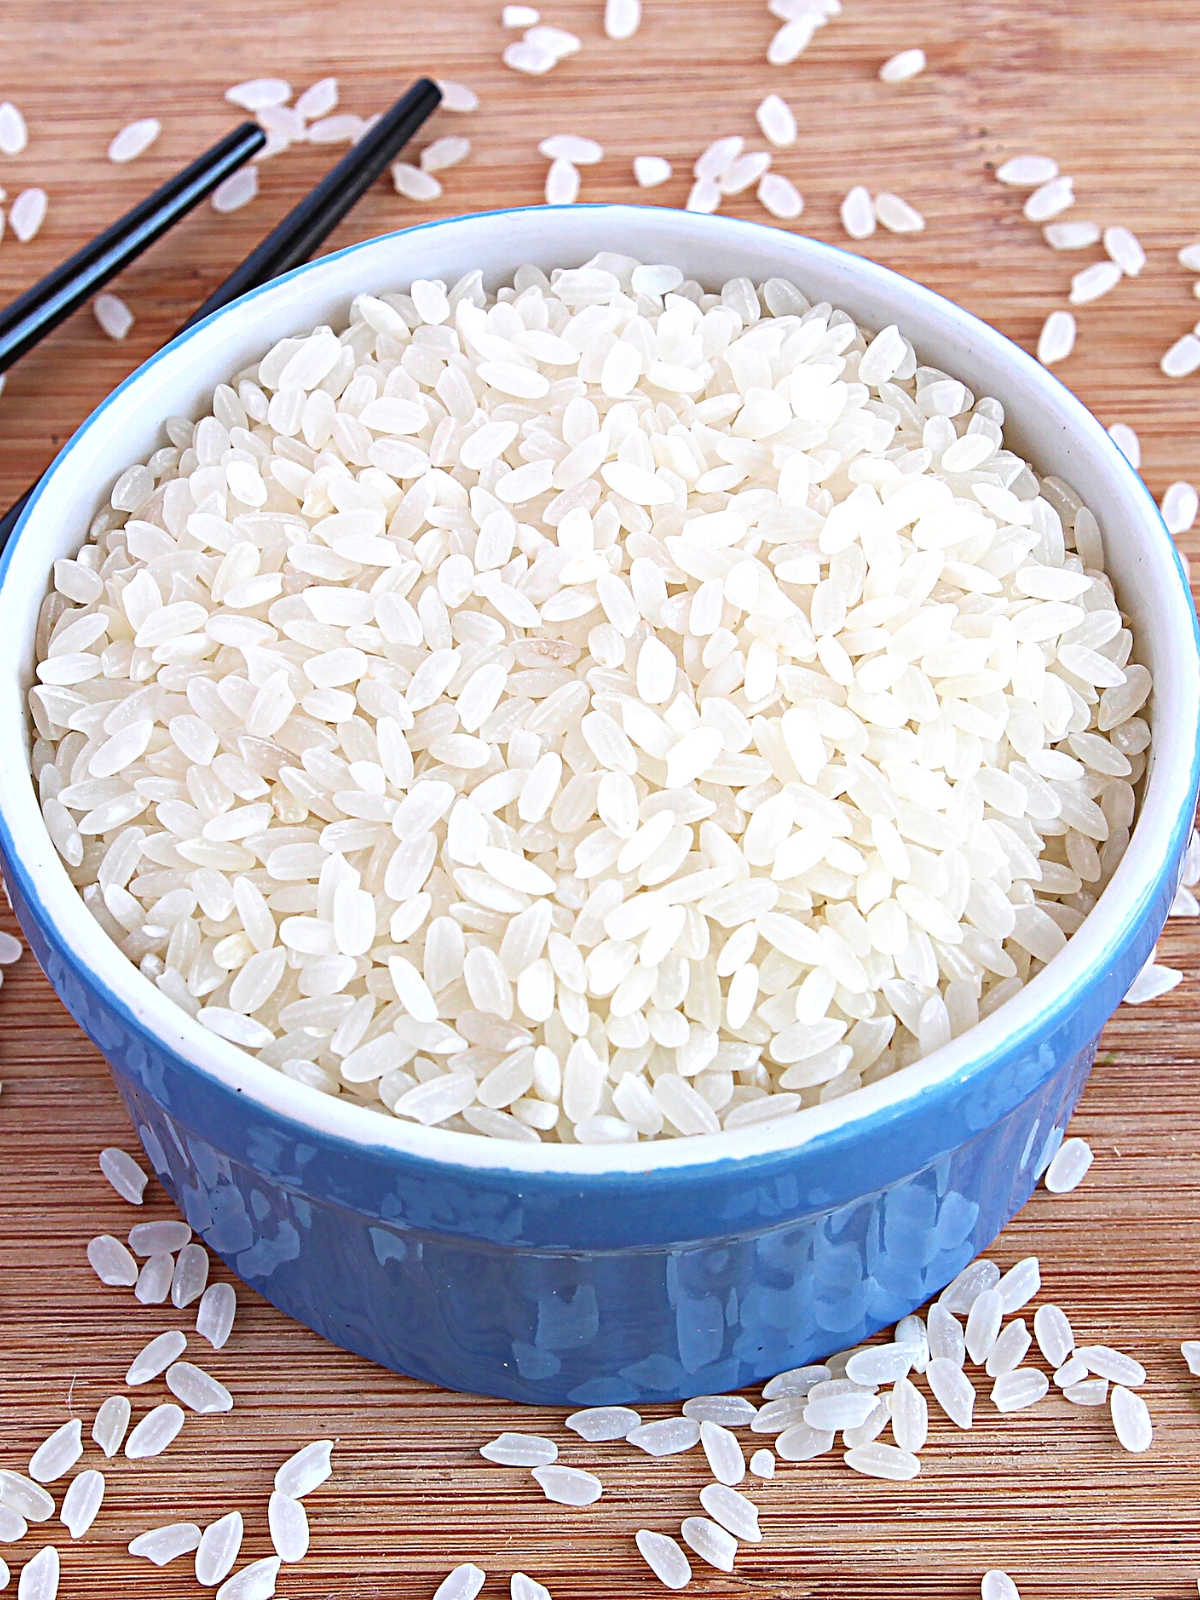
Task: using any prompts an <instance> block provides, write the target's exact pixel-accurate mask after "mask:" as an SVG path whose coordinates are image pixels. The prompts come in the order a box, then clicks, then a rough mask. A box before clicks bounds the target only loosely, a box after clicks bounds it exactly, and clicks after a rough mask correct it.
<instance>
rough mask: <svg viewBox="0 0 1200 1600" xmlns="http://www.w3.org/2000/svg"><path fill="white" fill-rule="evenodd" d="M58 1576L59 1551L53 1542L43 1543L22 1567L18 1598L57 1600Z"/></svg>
mask: <svg viewBox="0 0 1200 1600" xmlns="http://www.w3.org/2000/svg"><path fill="white" fill-rule="evenodd" d="M58 1578H59V1560H58V1551H57V1550H56V1549H55V1548H54V1546H53V1545H52V1544H47V1545H43V1546H42V1548H41V1549H40V1550H39V1551H38V1553H37V1555H35V1556H34V1557H33V1559H32V1560H31V1561H27V1562H26V1563H25V1565H24V1566H23V1567H22V1569H21V1576H20V1578H19V1579H18V1580H17V1600H55V1596H56V1595H57V1594H58Z"/></svg>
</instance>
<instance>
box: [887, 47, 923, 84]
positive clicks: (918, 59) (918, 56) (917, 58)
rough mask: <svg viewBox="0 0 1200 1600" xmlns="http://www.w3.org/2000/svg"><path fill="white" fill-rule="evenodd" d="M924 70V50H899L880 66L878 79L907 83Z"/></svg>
mask: <svg viewBox="0 0 1200 1600" xmlns="http://www.w3.org/2000/svg"><path fill="white" fill-rule="evenodd" d="M924 71H925V52H924V50H916V49H914V50H901V51H900V52H899V53H898V54H897V55H894V56H889V57H888V59H887V60H886V61H885V62H884V63H883V65H882V66H881V67H880V69H879V80H880V82H881V83H907V82H908V81H909V79H910V78H915V77H916V76H917V74H918V73H921V72H924Z"/></svg>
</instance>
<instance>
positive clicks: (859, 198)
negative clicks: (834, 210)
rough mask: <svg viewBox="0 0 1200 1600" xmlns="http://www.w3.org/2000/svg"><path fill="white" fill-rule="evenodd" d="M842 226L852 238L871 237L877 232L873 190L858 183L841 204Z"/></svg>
mask: <svg viewBox="0 0 1200 1600" xmlns="http://www.w3.org/2000/svg"><path fill="white" fill-rule="evenodd" d="M841 218H842V227H843V228H845V230H846V232H847V233H848V234H849V235H850V237H851V238H852V239H869V238H870V237H871V235H872V234H873V233H874V232H875V204H874V202H873V200H872V199H871V191H870V190H869V189H864V188H863V186H862V184H856V185H855V186H854V188H853V189H851V190H850V192H849V194H848V195H847V196H846V198H845V199H844V200H843V201H842V204H841Z"/></svg>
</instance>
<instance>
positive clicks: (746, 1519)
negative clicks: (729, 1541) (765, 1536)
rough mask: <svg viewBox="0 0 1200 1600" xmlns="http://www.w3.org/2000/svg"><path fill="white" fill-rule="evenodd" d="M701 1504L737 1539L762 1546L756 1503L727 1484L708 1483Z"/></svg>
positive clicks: (701, 1492)
mask: <svg viewBox="0 0 1200 1600" xmlns="http://www.w3.org/2000/svg"><path fill="white" fill-rule="evenodd" d="M700 1504H701V1505H702V1506H703V1507H704V1509H705V1511H707V1512H708V1514H709V1516H710V1517H711V1518H712V1519H713V1521H714V1522H717V1523H720V1525H721V1527H722V1528H724V1529H725V1531H726V1532H727V1533H732V1534H733V1536H734V1538H735V1539H743V1540H745V1541H746V1543H747V1544H761V1543H762V1533H761V1531H760V1530H759V1526H758V1507H757V1506H756V1505H755V1504H754V1501H753V1500H751V1499H749V1498H748V1497H747V1496H746V1495H744V1494H739V1493H738V1491H737V1490H736V1489H733V1488H730V1487H729V1485H728V1484H725V1483H708V1484H705V1486H704V1488H703V1489H701V1491H700Z"/></svg>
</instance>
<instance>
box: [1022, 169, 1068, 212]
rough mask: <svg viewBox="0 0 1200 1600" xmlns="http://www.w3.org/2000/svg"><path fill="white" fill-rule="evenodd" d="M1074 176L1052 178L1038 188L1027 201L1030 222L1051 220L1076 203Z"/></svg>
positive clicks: (1026, 210) (1026, 207)
mask: <svg viewBox="0 0 1200 1600" xmlns="http://www.w3.org/2000/svg"><path fill="white" fill-rule="evenodd" d="M1074 183H1075V180H1074V178H1067V177H1059V178H1051V180H1050V182H1049V183H1043V184H1041V185H1040V186H1039V187H1038V188H1036V189H1035V190H1034V191H1033V193H1032V194H1031V195H1030V196H1029V199H1028V200H1026V202H1025V207H1024V210H1025V215H1026V217H1028V219H1029V221H1030V222H1049V220H1050V218H1051V217H1057V216H1059V215H1060V214H1061V213H1062V212H1064V211H1066V210H1067V209H1068V208H1069V207H1070V206H1073V205H1074V204H1075V190H1074Z"/></svg>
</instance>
